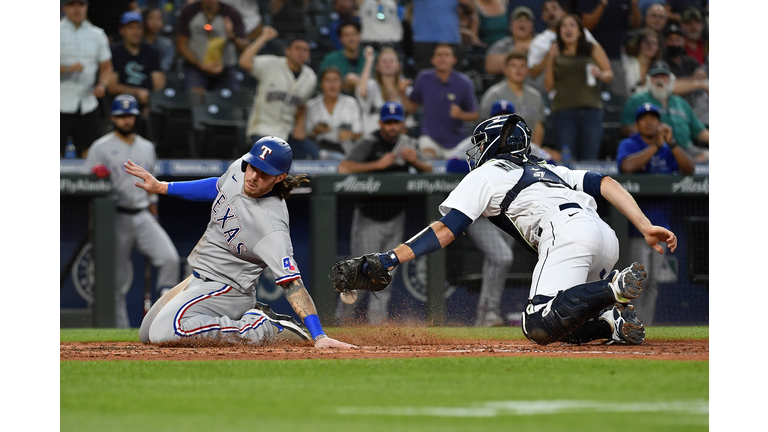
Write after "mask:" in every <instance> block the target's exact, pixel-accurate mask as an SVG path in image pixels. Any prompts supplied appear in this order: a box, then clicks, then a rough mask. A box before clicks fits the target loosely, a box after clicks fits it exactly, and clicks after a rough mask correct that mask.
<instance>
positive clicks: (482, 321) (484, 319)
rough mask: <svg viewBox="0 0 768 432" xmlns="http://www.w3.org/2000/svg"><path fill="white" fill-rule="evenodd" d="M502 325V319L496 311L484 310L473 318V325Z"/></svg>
mask: <svg viewBox="0 0 768 432" xmlns="http://www.w3.org/2000/svg"><path fill="white" fill-rule="evenodd" d="M503 325H504V319H503V318H502V317H501V316H499V314H497V313H496V312H486V313H484V314H480V315H478V316H477V319H475V327H501V326H503Z"/></svg>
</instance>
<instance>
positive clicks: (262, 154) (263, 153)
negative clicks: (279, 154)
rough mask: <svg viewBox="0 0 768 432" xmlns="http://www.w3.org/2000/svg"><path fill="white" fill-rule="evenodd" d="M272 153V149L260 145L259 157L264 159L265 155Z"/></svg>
mask: <svg viewBox="0 0 768 432" xmlns="http://www.w3.org/2000/svg"><path fill="white" fill-rule="evenodd" d="M271 153H272V149H271V148H269V147H267V146H265V145H263V146H261V155H259V159H261V160H266V159H267V155H268V154H271Z"/></svg>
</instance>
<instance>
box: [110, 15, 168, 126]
mask: <svg viewBox="0 0 768 432" xmlns="http://www.w3.org/2000/svg"><path fill="white" fill-rule="evenodd" d="M118 32H119V33H120V36H121V37H122V40H120V41H118V42H115V43H114V44H112V47H111V50H112V69H113V70H114V72H113V73H112V76H111V77H110V80H109V83H108V84H107V92H108V93H109V94H110V95H120V94H129V95H133V96H134V97H135V98H136V100H137V101H138V102H139V105H140V108H141V110H142V119H146V114H148V111H149V95H150V94H151V93H152V92H153V91H156V90H161V89H163V88H165V72H163V70H162V68H161V67H160V53H158V52H157V50H156V49H155V47H153V46H152V45H150V44H149V43H147V42H146V41H144V18H143V17H142V15H141V14H140V13H138V12H134V11H130V12H125V13H124V14H123V15H122V16H121V17H120V28H119V29H118ZM138 124H139V125H138V133H139V135H144V136H147V133H146V126H145V125H146V122H144V121H139V122H138Z"/></svg>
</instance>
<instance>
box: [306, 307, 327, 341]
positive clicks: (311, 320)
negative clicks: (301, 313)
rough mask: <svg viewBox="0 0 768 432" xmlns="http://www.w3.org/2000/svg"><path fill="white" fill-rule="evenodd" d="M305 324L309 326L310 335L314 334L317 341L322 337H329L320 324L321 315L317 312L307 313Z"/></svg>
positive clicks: (313, 337) (313, 336)
mask: <svg viewBox="0 0 768 432" xmlns="http://www.w3.org/2000/svg"><path fill="white" fill-rule="evenodd" d="M304 325H305V326H307V330H309V335H310V336H312V339H313V340H315V341H317V340H318V339H320V338H323V337H327V336H326V335H325V331H324V330H323V326H322V325H321V324H320V317H318V316H317V315H316V314H314V315H307V316H306V317H305V318H304Z"/></svg>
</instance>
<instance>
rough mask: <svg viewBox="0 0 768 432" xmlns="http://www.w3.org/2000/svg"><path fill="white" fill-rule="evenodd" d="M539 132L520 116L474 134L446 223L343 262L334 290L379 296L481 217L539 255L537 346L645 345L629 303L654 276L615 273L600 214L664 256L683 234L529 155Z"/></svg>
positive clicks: (625, 196)
mask: <svg viewBox="0 0 768 432" xmlns="http://www.w3.org/2000/svg"><path fill="white" fill-rule="evenodd" d="M530 137H531V132H530V130H529V129H528V126H527V125H526V123H525V121H524V120H523V118H522V117H520V116H518V115H516V114H510V115H501V116H496V117H492V118H490V119H488V120H485V121H484V122H482V123H480V124H479V125H478V126H477V128H475V131H474V134H473V137H472V142H473V144H474V147H473V148H472V149H470V151H468V152H467V160H468V163H469V165H470V167H472V171H470V173H469V174H467V175H466V176H465V177H464V178H463V179H462V180H461V182H460V183H459V185H458V186H457V187H456V189H454V191H453V192H451V194H450V195H449V196H448V198H446V200H445V201H443V203H442V204H441V205H440V213H441V214H443V215H444V216H443V217H442V218H441V219H440V220H439V221H436V222H433V223H431V224H430V225H429V226H427V227H426V228H424V229H423V230H422V231H421V232H419V233H418V234H417V235H415V236H414V237H413V238H411V239H410V240H408V241H406V242H405V243H403V244H400V245H399V246H397V247H396V248H394V249H393V250H390V251H388V252H385V253H371V254H367V255H364V256H362V257H358V258H354V259H351V260H346V261H340V262H338V263H336V265H334V267H333V272H334V288H335V289H336V290H337V291H340V292H342V295H348V294H347V292H348V291H349V290H354V289H366V290H372V291H377V290H380V289H383V288H384V287H386V285H387V284H389V283H390V282H391V276H389V269H392V268H394V267H395V266H397V265H399V264H401V263H403V262H406V261H409V260H412V259H414V258H416V257H418V256H421V255H424V254H428V253H431V252H434V251H436V250H439V249H440V248H443V247H445V246H447V245H448V244H450V243H451V242H452V241H453V240H454V239H455V238H456V236H458V235H459V234H460V233H462V232H463V231H465V230H466V229H467V227H468V226H469V225H470V224H471V223H472V222H473V221H475V220H476V219H478V218H479V217H481V216H485V217H487V218H488V219H489V220H490V221H491V222H493V223H494V224H495V225H497V226H498V227H499V228H501V229H502V230H504V231H505V232H506V233H507V234H509V235H511V236H512V237H514V238H515V239H517V240H518V241H519V242H520V243H522V244H523V246H524V247H525V248H526V249H527V250H530V251H532V252H534V253H537V254H538V262H537V264H536V267H535V268H534V271H533V275H532V283H531V289H530V292H529V295H528V305H527V307H526V310H525V311H524V312H523V314H522V328H523V333H524V334H525V336H526V337H527V338H528V339H529V340H531V341H533V342H535V343H538V344H549V343H552V342H557V341H560V342H567V343H583V342H588V341H592V340H598V339H607V340H608V343H624V344H633V345H636V344H640V343H642V342H643V341H644V340H645V328H644V327H643V324H642V322H640V320H638V318H637V315H636V314H635V312H634V308H633V306H632V305H630V304H629V303H630V300H632V299H634V298H637V296H638V295H639V294H640V292H641V291H642V281H643V280H644V279H645V277H646V274H645V271H644V270H643V266H641V265H640V264H638V263H633V264H632V265H630V266H629V267H627V268H625V269H623V270H621V271H618V270H612V268H613V265H614V264H616V261H617V260H618V258H619V244H618V240H617V238H616V234H615V233H614V232H613V230H612V229H611V228H610V227H609V226H608V225H607V224H606V223H605V222H603V220H602V219H601V218H600V216H598V214H597V211H596V210H597V204H596V201H595V200H596V198H598V197H601V196H602V197H604V198H605V199H606V200H607V201H608V202H609V203H611V204H612V205H614V206H615V207H616V208H617V209H619V211H621V212H622V213H623V214H624V215H625V216H626V217H627V218H628V219H629V220H630V222H632V224H634V225H635V227H637V229H638V230H639V231H640V233H641V234H642V235H643V237H644V238H645V240H646V242H647V243H648V245H650V246H651V247H652V248H654V249H655V250H656V251H657V252H659V253H663V250H662V248H661V246H659V244H658V243H662V242H664V243H666V244H667V245H668V247H669V250H670V251H672V252H674V251H675V249H676V248H677V238H676V237H675V234H674V233H672V232H671V231H669V230H668V229H666V228H663V227H659V226H655V225H653V224H651V222H650V221H649V220H648V218H647V217H646V216H645V215H644V214H643V212H642V211H641V210H640V208H639V207H638V206H637V203H635V200H634V199H633V198H632V196H631V195H630V194H629V193H628V192H627V191H626V190H625V189H624V188H623V187H621V185H619V184H618V183H617V182H616V181H615V180H613V179H612V178H610V177H608V176H605V175H603V174H600V173H597V172H592V171H582V170H571V169H568V168H566V167H562V166H554V165H549V164H547V163H546V162H545V161H544V160H542V159H540V158H538V157H536V156H533V155H531V154H530V149H531V138H530Z"/></svg>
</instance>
